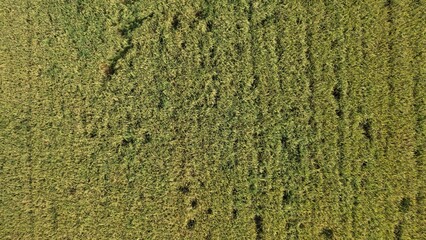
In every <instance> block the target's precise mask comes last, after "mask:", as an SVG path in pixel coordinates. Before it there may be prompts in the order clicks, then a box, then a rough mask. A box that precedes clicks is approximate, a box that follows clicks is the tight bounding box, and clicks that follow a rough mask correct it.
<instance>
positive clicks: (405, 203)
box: [399, 197, 411, 213]
mask: <svg viewBox="0 0 426 240" xmlns="http://www.w3.org/2000/svg"><path fill="white" fill-rule="evenodd" d="M410 207H411V199H410V198H408V197H404V198H402V199H401V202H400V203H399V210H400V211H401V212H404V213H406V212H408V210H410Z"/></svg>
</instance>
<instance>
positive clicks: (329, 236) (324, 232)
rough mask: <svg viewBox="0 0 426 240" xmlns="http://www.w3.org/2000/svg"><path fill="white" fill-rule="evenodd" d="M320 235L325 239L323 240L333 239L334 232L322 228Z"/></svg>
mask: <svg viewBox="0 0 426 240" xmlns="http://www.w3.org/2000/svg"><path fill="white" fill-rule="evenodd" d="M321 235H322V236H323V237H324V238H325V239H333V237H334V232H333V230H332V229H331V228H324V229H323V230H322V232H321Z"/></svg>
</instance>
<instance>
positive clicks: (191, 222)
mask: <svg viewBox="0 0 426 240" xmlns="http://www.w3.org/2000/svg"><path fill="white" fill-rule="evenodd" d="M195 224H196V221H195V219H190V220H189V221H188V222H187V223H186V228H188V229H190V230H192V229H194V228H195Z"/></svg>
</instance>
